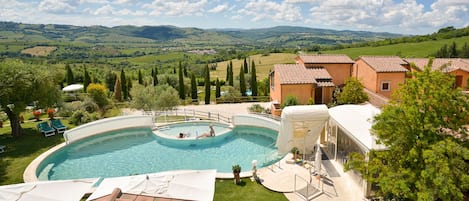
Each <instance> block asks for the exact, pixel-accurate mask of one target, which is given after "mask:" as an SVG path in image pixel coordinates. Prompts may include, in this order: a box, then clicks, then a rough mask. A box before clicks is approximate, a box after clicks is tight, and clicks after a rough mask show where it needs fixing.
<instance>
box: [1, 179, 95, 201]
mask: <svg viewBox="0 0 469 201" xmlns="http://www.w3.org/2000/svg"><path fill="white" fill-rule="evenodd" d="M97 181H98V179H80V180H60V181H42V182H33V183H22V184H13V185H6V186H0V200H16V201H73V200H77V201H78V200H80V199H81V198H82V197H83V195H85V193H87V192H88V191H89V190H90V189H91V187H92V186H93V185H94V184H95V183H96V182H97Z"/></svg>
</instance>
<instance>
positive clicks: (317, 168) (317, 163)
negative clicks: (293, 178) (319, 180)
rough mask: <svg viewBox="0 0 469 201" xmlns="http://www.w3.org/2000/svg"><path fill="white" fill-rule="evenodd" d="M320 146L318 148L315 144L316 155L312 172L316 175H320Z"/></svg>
mask: <svg viewBox="0 0 469 201" xmlns="http://www.w3.org/2000/svg"><path fill="white" fill-rule="evenodd" d="M321 155H322V153H321V146H319V144H316V155H315V159H314V171H316V173H317V174H319V175H320V174H321V162H322V158H321Z"/></svg>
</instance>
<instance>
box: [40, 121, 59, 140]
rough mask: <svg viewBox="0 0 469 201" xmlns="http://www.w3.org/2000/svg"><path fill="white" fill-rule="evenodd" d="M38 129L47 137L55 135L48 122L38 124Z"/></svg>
mask: <svg viewBox="0 0 469 201" xmlns="http://www.w3.org/2000/svg"><path fill="white" fill-rule="evenodd" d="M37 129H38V130H39V131H40V132H41V133H42V134H44V136H46V137H49V136H53V135H55V130H54V129H53V128H51V127H50V126H49V124H48V123H47V122H41V123H39V124H37Z"/></svg>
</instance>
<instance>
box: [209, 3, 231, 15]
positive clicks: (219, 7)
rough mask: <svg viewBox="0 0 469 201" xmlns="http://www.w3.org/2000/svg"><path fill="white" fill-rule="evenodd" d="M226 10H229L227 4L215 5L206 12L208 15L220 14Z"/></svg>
mask: <svg viewBox="0 0 469 201" xmlns="http://www.w3.org/2000/svg"><path fill="white" fill-rule="evenodd" d="M228 9H229V5H228V4H221V5H217V6H215V7H214V8H212V9H210V10H208V12H209V13H221V12H223V11H226V10H228Z"/></svg>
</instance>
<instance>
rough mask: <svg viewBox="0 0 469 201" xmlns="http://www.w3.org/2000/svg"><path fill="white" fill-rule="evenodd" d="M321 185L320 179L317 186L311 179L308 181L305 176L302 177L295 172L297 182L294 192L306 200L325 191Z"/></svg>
mask: <svg viewBox="0 0 469 201" xmlns="http://www.w3.org/2000/svg"><path fill="white" fill-rule="evenodd" d="M319 185H320V181H318V185H317V187H315V185H313V184H312V183H311V181H307V180H306V179H304V178H303V177H300V176H298V175H296V174H295V184H294V188H293V192H294V193H295V194H297V195H298V196H299V197H301V198H303V199H304V200H311V199H313V198H315V197H317V196H319V195H321V194H322V193H323V190H322V189H320V187H319Z"/></svg>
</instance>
